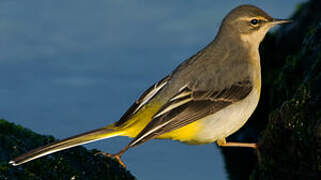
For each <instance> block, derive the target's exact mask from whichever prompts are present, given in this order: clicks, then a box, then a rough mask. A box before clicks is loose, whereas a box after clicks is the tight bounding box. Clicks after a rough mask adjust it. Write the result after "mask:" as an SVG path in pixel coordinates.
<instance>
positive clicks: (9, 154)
mask: <svg viewBox="0 0 321 180" xmlns="http://www.w3.org/2000/svg"><path fill="white" fill-rule="evenodd" d="M53 141H55V138H54V137H52V136H43V135H39V134H36V133H34V132H32V131H30V130H28V129H25V128H23V127H22V126H18V125H15V124H13V123H9V122H7V121H5V120H3V119H2V120H0V179H1V180H6V179H8V180H15V179H17V180H24V179H27V180H33V179H37V180H38V179H39V180H40V179H46V180H47V179H61V180H64V179H68V180H69V179H74V180H77V179H90V180H91V179H108V180H112V179H114V180H116V179H117V180H121V179H126V180H128V179H135V178H134V177H133V176H132V175H131V174H130V173H129V172H128V171H127V170H126V169H124V168H122V167H121V166H120V165H119V164H118V162H116V161H114V160H111V159H108V158H105V157H101V156H95V155H94V154H95V153H96V152H97V150H90V151H89V150H86V149H85V148H83V147H76V148H72V149H69V150H65V151H62V152H58V153H55V154H53V155H49V156H46V157H43V158H40V159H37V160H34V161H32V162H29V163H26V164H23V165H21V166H17V167H14V166H11V165H9V164H8V162H9V161H10V160H11V159H12V158H14V157H16V156H18V155H20V154H22V153H24V152H27V151H29V150H31V149H33V148H36V147H39V146H42V145H45V144H48V143H50V142H53Z"/></svg>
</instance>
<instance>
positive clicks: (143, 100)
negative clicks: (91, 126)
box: [115, 76, 170, 127]
mask: <svg viewBox="0 0 321 180" xmlns="http://www.w3.org/2000/svg"><path fill="white" fill-rule="evenodd" d="M169 79H170V76H166V77H165V78H163V79H162V80H160V81H159V82H157V83H155V84H153V85H152V86H151V87H149V88H148V89H147V90H146V91H145V92H144V93H143V94H142V95H141V96H140V97H139V98H138V100H137V101H135V102H134V103H133V104H132V105H131V106H130V107H129V108H128V109H127V111H126V112H125V113H124V115H123V116H122V117H121V118H120V119H119V120H118V121H117V122H116V123H115V126H118V127H119V126H121V125H123V124H124V123H125V122H127V120H128V119H130V118H131V117H132V116H133V115H134V114H135V113H136V112H137V111H139V109H140V108H142V107H143V106H144V105H145V104H146V103H147V102H148V101H149V100H150V99H151V98H152V97H154V96H155V95H156V94H157V93H158V92H159V91H160V90H161V89H162V87H163V86H164V85H165V84H166V83H167V81H168V80H169ZM148 96H149V97H148ZM147 98H148V101H146V100H147Z"/></svg>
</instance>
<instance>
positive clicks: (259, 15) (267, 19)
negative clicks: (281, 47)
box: [220, 5, 291, 47]
mask: <svg viewBox="0 0 321 180" xmlns="http://www.w3.org/2000/svg"><path fill="white" fill-rule="evenodd" d="M290 22H291V20H286V19H276V18H272V17H271V16H270V15H269V14H267V13H266V12H264V11H263V10H262V9H260V8H258V7H256V6H253V5H241V6H238V7H236V8H235V9H233V10H232V11H230V12H229V13H228V15H227V16H226V17H225V18H224V20H223V22H222V25H221V30H220V31H223V32H224V35H223V36H228V37H230V38H231V37H233V38H236V39H238V40H241V41H243V42H245V43H248V44H250V45H254V46H257V47H258V46H259V44H260V42H261V41H262V40H263V38H264V36H265V35H266V33H267V32H268V31H269V30H270V29H271V28H272V27H273V26H275V25H277V24H284V23H290Z"/></svg>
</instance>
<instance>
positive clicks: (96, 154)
mask: <svg viewBox="0 0 321 180" xmlns="http://www.w3.org/2000/svg"><path fill="white" fill-rule="evenodd" d="M98 155H103V156H105V157H108V158H112V159H116V160H117V161H118V163H119V164H120V165H121V166H123V167H124V168H126V167H127V166H126V164H125V163H124V162H123V161H122V160H121V156H120V155H119V154H111V153H106V152H102V151H100V152H97V153H95V156H98Z"/></svg>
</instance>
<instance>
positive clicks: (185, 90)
mask: <svg viewBox="0 0 321 180" xmlns="http://www.w3.org/2000/svg"><path fill="white" fill-rule="evenodd" d="M290 22H291V20H287V19H276V18H272V17H271V16H270V15H269V14H267V13H266V12H265V11H263V10H262V9H260V8H259V7H256V6H254V5H248V4H245V5H240V6H238V7H236V8H234V9H232V10H231V11H230V12H229V13H228V14H227V15H226V16H225V17H224V19H223V20H222V22H221V25H220V28H219V30H218V33H217V35H216V36H215V38H214V40H212V41H211V42H210V43H209V44H208V45H206V46H205V47H204V48H203V49H201V50H200V51H198V52H197V53H196V54H195V55H193V56H191V57H190V58H188V59H186V60H185V61H183V62H182V63H181V64H180V65H179V66H177V67H176V68H175V69H174V70H173V71H172V72H171V73H170V74H168V75H167V76H166V77H164V78H163V79H161V80H160V81H158V82H157V83H155V84H153V85H152V86H151V87H150V88H148V89H147V90H146V91H145V92H144V93H142V95H141V96H140V97H139V98H138V99H137V100H136V101H135V102H134V103H133V104H132V105H131V106H130V107H129V108H128V110H127V111H125V113H124V114H123V116H122V117H121V118H120V119H119V120H118V121H116V122H114V123H112V124H110V125H107V126H105V127H102V128H99V129H95V130H92V131H90V132H86V133H82V134H80V135H76V136H73V137H70V138H66V139H63V140H60V141H57V142H53V143H51V144H48V145H45V146H42V147H39V148H36V149H34V150H31V151H30V152H27V153H25V154H22V155H20V156H18V157H16V158H14V159H13V160H11V161H10V162H9V163H10V164H12V165H14V166H17V165H21V164H23V163H26V162H28V161H31V160H34V159H37V158H40V157H43V156H45V155H48V154H51V153H54V152H57V151H61V150H64V149H68V148H72V147H75V146H78V145H82V144H86V143H89V142H93V141H97V140H101V139H106V138H111V137H115V136H127V137H130V138H132V140H131V141H130V142H129V143H128V144H127V145H126V146H125V147H124V148H123V149H121V150H120V151H119V152H118V153H116V154H110V153H104V152H100V153H98V154H103V155H105V156H108V157H111V158H114V159H116V160H117V161H118V162H119V163H120V164H121V165H122V166H123V167H126V164H125V163H124V162H123V161H122V159H121V157H122V155H123V154H124V153H125V152H126V151H127V150H128V149H130V148H134V147H136V146H138V145H140V144H142V143H145V142H147V141H149V140H151V139H171V140H176V141H180V142H183V143H186V144H209V143H213V142H216V143H217V144H218V145H219V146H222V147H248V148H254V149H256V148H257V145H256V143H246V142H227V141H226V138H227V137H228V136H230V135H231V134H233V133H234V132H236V131H237V130H239V129H240V128H241V127H242V126H243V125H244V124H245V123H246V121H247V120H248V119H249V118H250V116H251V115H252V113H253V112H254V110H255V109H256V107H257V105H258V102H259V99H260V91H261V65H260V54H259V45H260V43H261V42H262V40H263V39H264V37H265V35H266V34H267V32H268V31H269V30H270V28H272V27H273V26H275V25H277V24H284V23H290Z"/></svg>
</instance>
